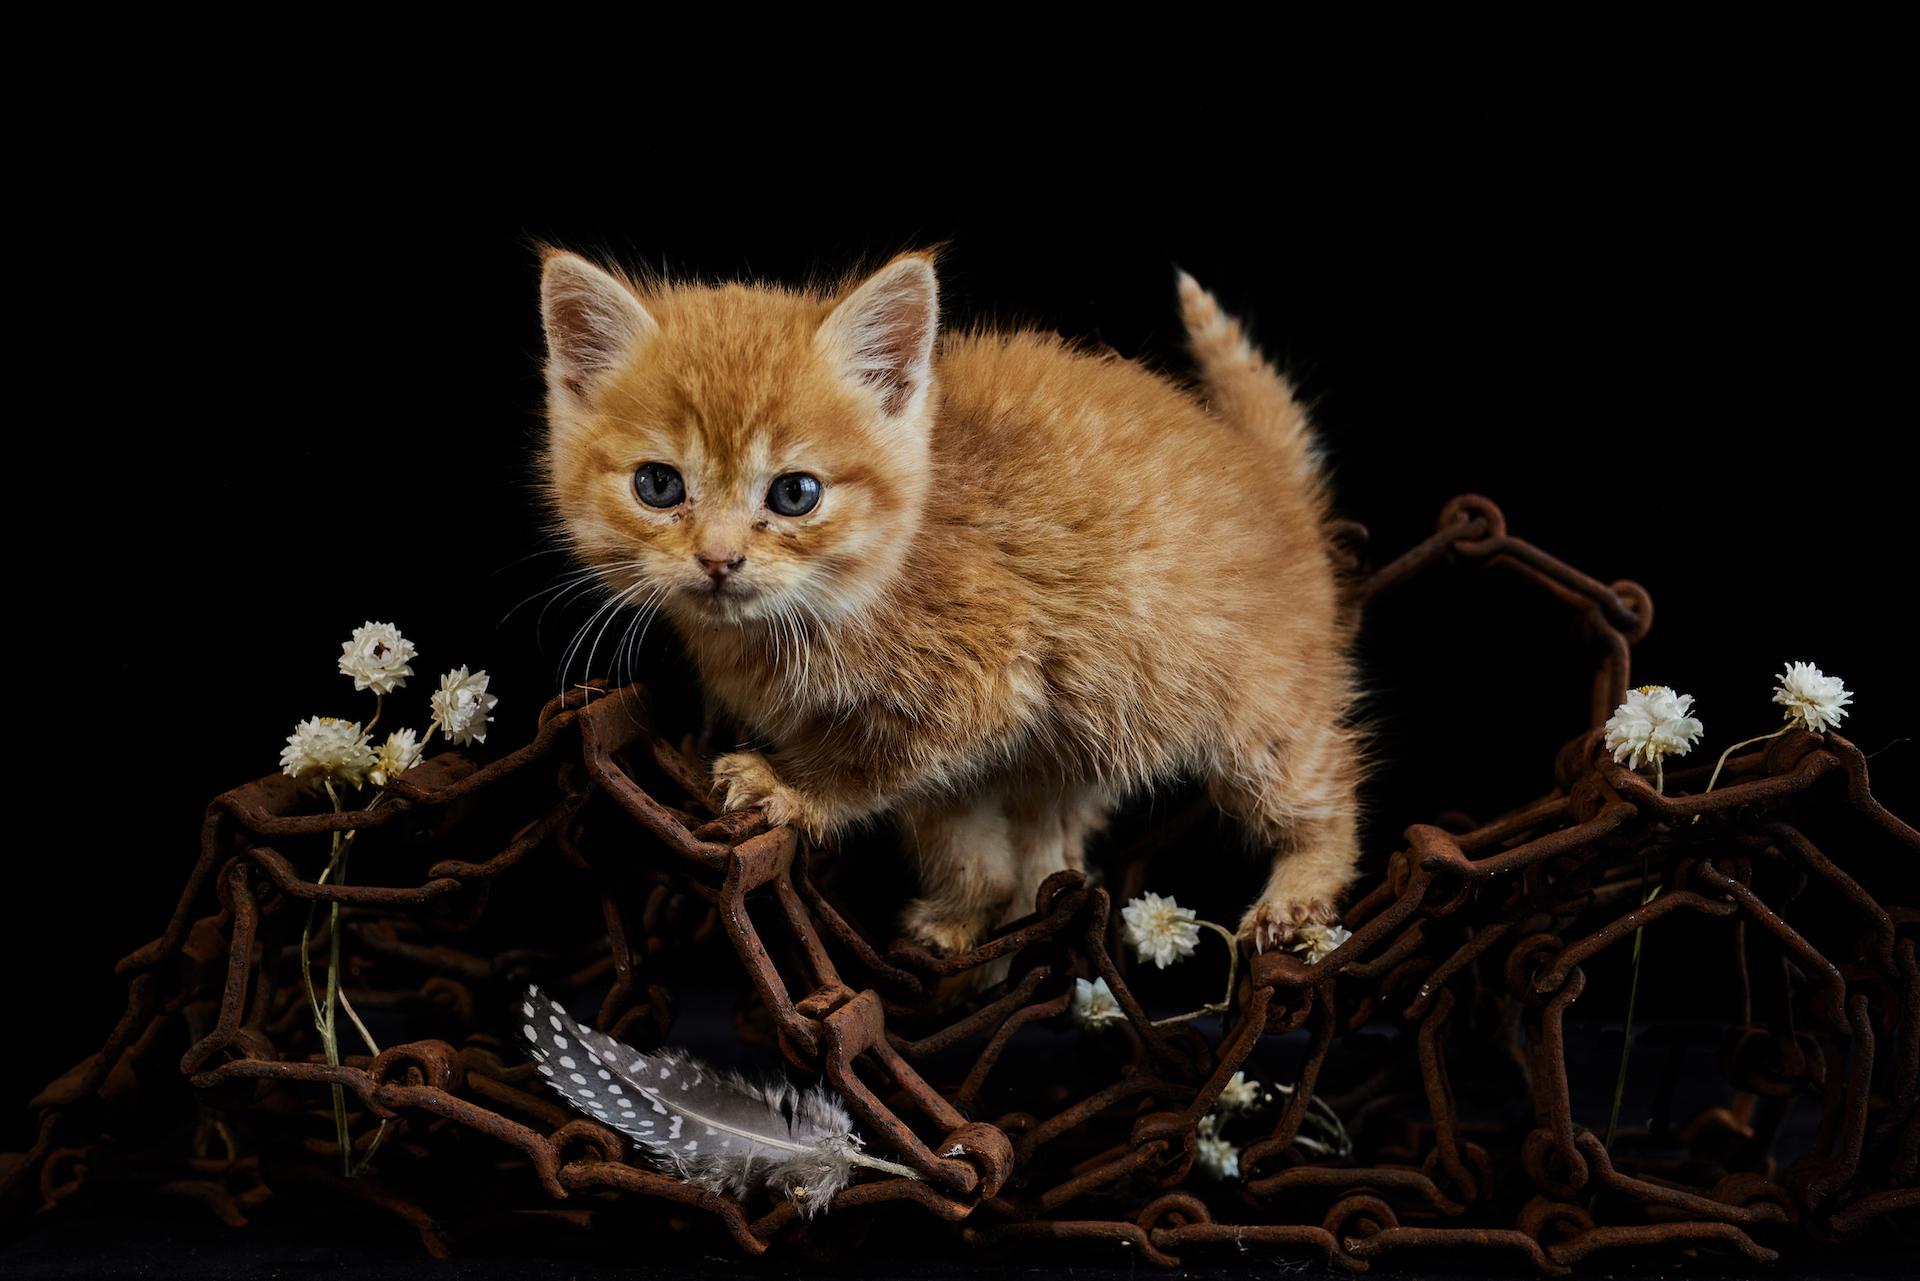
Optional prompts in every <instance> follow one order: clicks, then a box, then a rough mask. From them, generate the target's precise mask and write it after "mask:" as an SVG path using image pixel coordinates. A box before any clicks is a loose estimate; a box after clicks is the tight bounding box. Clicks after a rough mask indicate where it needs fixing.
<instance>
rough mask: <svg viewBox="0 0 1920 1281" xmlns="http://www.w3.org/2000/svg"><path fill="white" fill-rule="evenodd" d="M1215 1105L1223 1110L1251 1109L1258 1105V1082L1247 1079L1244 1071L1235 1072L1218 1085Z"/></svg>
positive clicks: (1247, 1110) (1245, 1110)
mask: <svg viewBox="0 0 1920 1281" xmlns="http://www.w3.org/2000/svg"><path fill="white" fill-rule="evenodd" d="M1216 1106H1218V1107H1219V1108H1220V1110H1221V1111H1223V1112H1251V1111H1253V1109H1255V1108H1257V1107H1259V1106H1260V1082H1258V1081H1252V1080H1249V1079H1247V1074H1246V1073H1245V1072H1235V1073H1234V1074H1233V1079H1232V1080H1231V1081H1228V1082H1227V1083H1226V1084H1225V1085H1223V1086H1221V1087H1220V1099H1219V1102H1218V1104H1217V1105H1216Z"/></svg>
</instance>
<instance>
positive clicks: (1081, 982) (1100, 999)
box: [1071, 979, 1127, 1028]
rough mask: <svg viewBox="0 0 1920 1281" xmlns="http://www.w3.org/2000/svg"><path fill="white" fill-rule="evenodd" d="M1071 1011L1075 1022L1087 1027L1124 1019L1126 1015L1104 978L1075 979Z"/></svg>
mask: <svg viewBox="0 0 1920 1281" xmlns="http://www.w3.org/2000/svg"><path fill="white" fill-rule="evenodd" d="M1071 1012H1072V1014H1073V1021H1074V1022H1075V1023H1078V1024H1079V1025H1080V1026H1081V1027H1089V1028H1091V1027H1099V1026H1100V1025H1101V1024H1102V1023H1113V1022H1119V1021H1124V1020H1125V1019H1126V1017H1127V1016H1126V1014H1125V1013H1124V1012H1123V1011H1122V1010H1121V1009H1120V1002H1118V1001H1116V1000H1115V999H1114V997H1113V989H1112V988H1110V987H1108V986H1107V981H1106V980H1105V979H1095V980H1094V981H1093V982H1091V983H1089V982H1087V981H1086V980H1085V979H1075V980H1074V981H1073V1008H1072V1011H1071Z"/></svg>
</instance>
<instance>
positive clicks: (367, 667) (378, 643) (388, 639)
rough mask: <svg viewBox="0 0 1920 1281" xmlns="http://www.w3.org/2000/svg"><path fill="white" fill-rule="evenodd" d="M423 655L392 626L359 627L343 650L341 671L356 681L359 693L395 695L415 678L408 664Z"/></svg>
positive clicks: (380, 624) (355, 685)
mask: <svg viewBox="0 0 1920 1281" xmlns="http://www.w3.org/2000/svg"><path fill="white" fill-rule="evenodd" d="M419 652H420V651H419V650H417V649H415V648H414V645H413V642H412V641H410V640H408V639H407V638H406V637H404V636H402V635H401V634H400V629H399V628H397V627H395V626H394V625H393V624H392V623H372V622H370V623H368V624H366V626H364V627H356V628H354V630H353V635H352V637H350V638H349V639H348V640H346V641H345V642H343V643H342V644H341V646H340V671H341V673H342V674H344V675H347V676H351V677H353V687H354V688H355V689H370V690H372V691H373V692H374V693H376V694H383V695H384V694H391V693H393V691H394V690H396V689H399V688H400V687H401V686H402V685H405V684H406V683H407V682H406V678H407V677H409V676H411V675H413V668H411V667H409V666H407V664H408V662H409V661H410V660H411V659H412V658H413V657H414V656H415V655H416V654H418V653H419Z"/></svg>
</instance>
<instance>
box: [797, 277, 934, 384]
mask: <svg viewBox="0 0 1920 1281" xmlns="http://www.w3.org/2000/svg"><path fill="white" fill-rule="evenodd" d="M939 327H940V287H939V283H938V281H937V280H936V279H935V277H934V274H933V262H932V260H931V259H930V258H928V257H926V256H924V255H921V254H907V255H902V256H901V257H898V258H895V259H894V260H893V261H892V262H890V263H888V264H887V265H886V266H884V267H882V268H881V269H880V270H879V271H877V272H875V273H874V274H873V275H872V276H870V277H869V278H868V279H867V281H866V283H864V284H862V285H861V286H860V287H859V288H858V289H856V290H854V291H853V293H852V294H850V295H848V296H847V298H846V299H845V300H844V301H843V302H841V304H840V305H839V306H838V307H835V308H834V309H833V314H831V315H830V316H828V317H827V318H826V320H824V321H822V322H821V325H820V329H819V331H818V332H817V333H815V335H814V343H815V345H816V346H817V347H818V348H819V350H820V353H821V355H822V356H824V357H825V358H826V359H827V360H829V361H830V362H832V364H833V367H834V369H835V370H836V372H838V373H839V374H840V376H841V377H843V378H847V379H849V380H851V381H854V382H858V383H861V384H864V385H866V386H870V387H872V388H873V389H874V390H875V391H877V392H878V393H879V395H880V407H881V410H882V412H884V413H885V414H886V415H887V416H888V417H890V418H899V417H904V416H908V415H912V414H916V413H918V412H919V410H920V409H921V407H922V406H923V405H924V404H925V403H926V394H927V388H928V387H929V386H930V385H931V384H932V381H933V339H934V334H935V332H936V331H937V330H938V329H939Z"/></svg>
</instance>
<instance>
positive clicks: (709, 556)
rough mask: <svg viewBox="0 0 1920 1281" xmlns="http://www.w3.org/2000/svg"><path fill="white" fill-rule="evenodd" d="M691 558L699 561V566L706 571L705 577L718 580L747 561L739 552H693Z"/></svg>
mask: <svg viewBox="0 0 1920 1281" xmlns="http://www.w3.org/2000/svg"><path fill="white" fill-rule="evenodd" d="M693 558H694V559H695V560H697V561H699V562H700V568H702V569H704V570H706V571H707V577H709V578H711V579H712V580H713V581H714V582H716V583H717V582H719V581H721V580H722V579H724V578H725V577H726V576H727V575H728V574H731V573H732V572H733V571H734V570H736V569H738V568H740V567H741V566H742V565H744V564H746V563H747V558H746V556H745V555H743V554H741V553H739V552H720V553H717V554H716V553H714V552H695V553H694V554H693Z"/></svg>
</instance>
